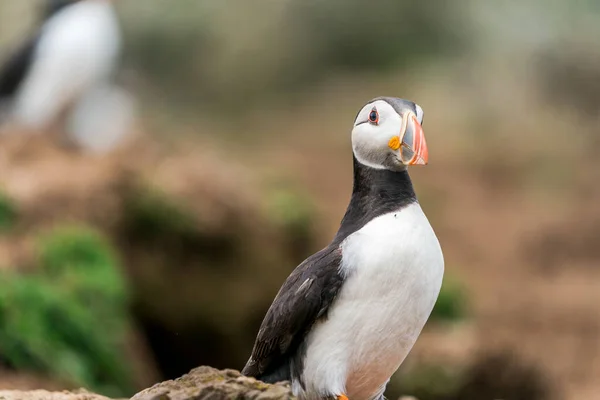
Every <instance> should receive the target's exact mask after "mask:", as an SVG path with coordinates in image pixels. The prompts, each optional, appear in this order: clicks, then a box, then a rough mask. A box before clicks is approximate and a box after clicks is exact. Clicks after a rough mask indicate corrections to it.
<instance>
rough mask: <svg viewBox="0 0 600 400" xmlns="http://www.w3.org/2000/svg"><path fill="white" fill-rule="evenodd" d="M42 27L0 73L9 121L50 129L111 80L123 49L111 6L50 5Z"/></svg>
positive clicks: (91, 2)
mask: <svg viewBox="0 0 600 400" xmlns="http://www.w3.org/2000/svg"><path fill="white" fill-rule="evenodd" d="M45 5H46V6H45V7H44V9H43V12H42V14H41V26H40V27H39V28H38V29H37V32H35V34H33V35H32V36H31V37H30V39H29V40H27V41H26V42H25V43H24V44H23V45H22V47H21V48H20V49H18V50H17V51H16V52H15V53H14V54H13V55H12V57H11V58H10V59H9V60H8V61H7V62H6V63H5V64H4V65H3V66H2V68H1V69H0V103H2V108H3V110H4V112H5V114H6V115H5V117H7V119H9V120H11V121H12V122H15V123H16V124H19V125H23V126H26V127H28V128H32V129H42V128H46V127H47V126H48V125H49V124H51V123H52V122H54V120H55V119H56V118H57V117H58V115H59V114H60V113H61V112H62V111H64V110H65V109H66V108H68V107H69V106H72V105H73V104H74V103H75V102H76V101H77V100H78V99H79V98H80V97H81V96H82V95H83V94H84V93H85V92H86V90H88V89H89V88H91V87H93V86H94V85H96V84H98V83H99V82H104V81H105V80H107V79H109V78H110V77H111V75H112V74H113V72H114V69H115V67H116V63H117V60H118V56H119V53H120V48H121V36H120V30H119V26H118V21H117V18H116V14H115V13H114V10H113V7H112V4H111V1H110V0H46V4H45Z"/></svg>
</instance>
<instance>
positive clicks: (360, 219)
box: [333, 157, 417, 243]
mask: <svg viewBox="0 0 600 400" xmlns="http://www.w3.org/2000/svg"><path fill="white" fill-rule="evenodd" d="M416 201H417V196H416V195H415V191H414V189H413V186H412V182H411V181H410V177H409V176H408V172H407V171H406V169H405V170H402V171H390V170H387V169H375V168H371V167H368V166H366V165H364V164H361V163H360V162H358V160H357V159H356V157H354V186H353V189H352V197H351V199H350V204H348V208H347V209H346V214H345V215H344V218H343V219H342V223H341V225H340V229H339V230H338V233H337V234H336V236H335V238H334V240H333V242H334V243H340V242H341V241H343V240H344V239H345V238H346V237H348V236H349V235H350V234H352V233H354V232H356V231H357V230H359V229H360V228H362V227H363V226H364V225H365V224H366V223H367V222H369V221H371V220H372V219H373V218H376V217H378V216H380V215H383V214H386V213H390V212H393V211H398V210H400V209H401V208H403V207H406V206H407V205H409V204H412V203H415V202H416Z"/></svg>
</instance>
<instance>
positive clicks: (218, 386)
mask: <svg viewBox="0 0 600 400" xmlns="http://www.w3.org/2000/svg"><path fill="white" fill-rule="evenodd" d="M293 398H294V396H293V395H292V392H291V389H290V387H289V385H288V384H287V383H285V382H282V383H277V384H274V385H270V384H266V383H263V382H261V381H257V380H256V379H254V378H248V377H246V376H243V375H242V374H240V373H239V372H238V371H235V370H231V369H226V370H222V371H220V370H217V369H214V368H211V367H198V368H195V369H193V370H192V371H190V372H189V373H188V374H186V375H184V376H182V377H180V378H177V379H175V380H170V381H165V382H161V383H158V384H156V385H154V386H152V387H151V388H148V389H146V390H143V391H141V392H140V393H138V394H136V395H135V396H133V397H132V398H131V400H204V399H206V400H209V399H210V400H230V399H231V400H233V399H236V400H245V399H248V400H250V399H255V400H283V399H293Z"/></svg>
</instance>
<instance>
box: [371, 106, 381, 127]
mask: <svg viewBox="0 0 600 400" xmlns="http://www.w3.org/2000/svg"><path fill="white" fill-rule="evenodd" d="M369 122H370V123H372V124H377V123H378V122H379V113H378V112H377V110H376V109H372V110H371V112H370V113H369Z"/></svg>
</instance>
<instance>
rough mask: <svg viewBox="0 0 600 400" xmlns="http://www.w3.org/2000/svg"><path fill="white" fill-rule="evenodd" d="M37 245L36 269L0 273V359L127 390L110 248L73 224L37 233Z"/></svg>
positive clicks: (119, 290)
mask: <svg viewBox="0 0 600 400" xmlns="http://www.w3.org/2000/svg"><path fill="white" fill-rule="evenodd" d="M38 245H39V246H38V247H39V262H40V268H39V269H38V270H37V273H36V274H32V275H19V274H17V273H13V272H4V273H2V277H1V279H0V353H1V354H2V362H3V363H5V364H6V365H7V366H9V367H12V368H16V369H22V370H30V371H37V372H41V373H45V374H48V375H49V376H53V377H55V378H56V379H59V380H61V381H63V382H67V383H70V384H72V385H80V386H84V387H86V388H90V389H91V390H95V391H98V392H100V393H103V394H107V395H110V396H123V395H127V394H130V393H131V392H132V390H133V386H132V382H131V376H130V372H129V369H128V366H127V360H125V359H124V357H123V356H122V350H123V346H124V345H125V343H124V340H125V339H126V332H127V296H126V284H125V281H124V279H123V277H122V276H121V270H120V265H119V262H118V260H117V258H116V257H115V254H114V252H113V250H112V248H111V247H110V246H109V245H108V243H107V242H106V241H105V240H104V238H103V237H102V236H101V235H99V234H98V233H96V232H95V231H93V230H90V229H88V228H85V227H75V226H71V227H64V228H57V229H54V230H51V231H50V232H47V233H45V234H44V235H43V236H41V237H40V239H39V243H38Z"/></svg>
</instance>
